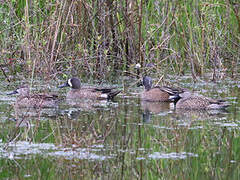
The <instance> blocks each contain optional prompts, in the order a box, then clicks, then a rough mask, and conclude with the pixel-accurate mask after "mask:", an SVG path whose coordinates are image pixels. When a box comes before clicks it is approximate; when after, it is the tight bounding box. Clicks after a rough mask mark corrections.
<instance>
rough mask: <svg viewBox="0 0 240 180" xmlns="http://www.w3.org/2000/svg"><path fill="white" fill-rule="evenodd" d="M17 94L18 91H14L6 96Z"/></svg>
mask: <svg viewBox="0 0 240 180" xmlns="http://www.w3.org/2000/svg"><path fill="white" fill-rule="evenodd" d="M17 93H18V91H17V90H15V91H12V92H10V93H7V95H13V94H17Z"/></svg>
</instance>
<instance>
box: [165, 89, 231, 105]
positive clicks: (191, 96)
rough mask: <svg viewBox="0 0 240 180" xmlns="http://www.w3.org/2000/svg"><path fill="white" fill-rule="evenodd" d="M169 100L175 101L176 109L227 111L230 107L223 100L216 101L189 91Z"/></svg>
mask: <svg viewBox="0 0 240 180" xmlns="http://www.w3.org/2000/svg"><path fill="white" fill-rule="evenodd" d="M169 99H171V100H173V101H174V106H175V108H176V109H186V110H217V109H225V108H227V107H228V106H229V104H228V103H226V102H225V101H223V100H215V99H212V98H209V97H205V96H203V95H199V94H195V93H191V92H188V91H186V92H183V93H177V94H175V95H173V96H171V97H170V98H169Z"/></svg>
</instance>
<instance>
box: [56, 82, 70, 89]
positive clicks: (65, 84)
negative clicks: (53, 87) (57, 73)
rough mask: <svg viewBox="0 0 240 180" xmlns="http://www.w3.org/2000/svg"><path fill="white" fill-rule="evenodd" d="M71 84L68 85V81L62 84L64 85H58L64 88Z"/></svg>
mask: <svg viewBox="0 0 240 180" xmlns="http://www.w3.org/2000/svg"><path fill="white" fill-rule="evenodd" d="M68 86H69V85H68V83H67V82H66V83H64V84H62V85H60V86H58V88H63V87H68Z"/></svg>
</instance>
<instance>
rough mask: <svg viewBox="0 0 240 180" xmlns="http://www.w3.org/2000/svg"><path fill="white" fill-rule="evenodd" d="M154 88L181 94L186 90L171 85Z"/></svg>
mask: <svg viewBox="0 0 240 180" xmlns="http://www.w3.org/2000/svg"><path fill="white" fill-rule="evenodd" d="M154 88H159V89H161V90H162V91H164V92H167V93H168V94H169V95H175V94H181V93H183V92H185V91H186V90H184V89H181V88H173V87H168V86H163V87H159V86H156V87H154Z"/></svg>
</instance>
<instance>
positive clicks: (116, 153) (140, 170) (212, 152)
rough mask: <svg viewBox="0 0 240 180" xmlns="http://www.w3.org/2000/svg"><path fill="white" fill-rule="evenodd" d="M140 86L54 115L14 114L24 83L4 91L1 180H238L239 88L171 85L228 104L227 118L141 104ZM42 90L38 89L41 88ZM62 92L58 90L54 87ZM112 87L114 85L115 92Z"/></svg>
mask: <svg viewBox="0 0 240 180" xmlns="http://www.w3.org/2000/svg"><path fill="white" fill-rule="evenodd" d="M135 81H136V80H135V79H131V78H128V77H123V78H122V79H121V80H119V82H118V81H116V82H117V83H116V85H117V86H118V87H119V88H121V87H122V83H124V91H123V92H122V93H121V94H120V95H119V96H117V97H116V98H115V100H114V101H108V102H107V101H98V102H94V103H91V102H81V103H80V104H78V105H69V104H68V103H67V102H65V101H64V100H63V101H62V102H60V104H59V106H58V107H56V108H46V109H41V110H39V109H27V108H22V109H20V110H16V109H14V108H13V106H12V104H13V103H14V101H15V99H16V97H15V96H10V97H9V96H7V95H6V94H7V92H9V91H11V90H13V89H14V88H15V87H16V86H17V85H16V84H19V83H20V82H13V83H7V82H5V83H2V85H3V86H2V87H0V91H1V94H0V109H1V111H0V116H1V117H0V128H1V129H0V164H1V168H0V178H1V179H23V178H26V179H80V178H84V179H202V178H207V179H238V178H239V177H240V166H239V163H240V148H239V147H240V146H239V145H240V100H239V99H240V87H239V82H238V81H233V80H231V79H226V80H224V81H221V82H215V83H213V82H203V81H201V82H198V83H193V82H192V80H191V76H183V77H169V78H168V79H167V81H168V82H169V83H170V84H175V85H177V86H180V87H184V88H189V89H191V90H193V91H195V92H198V93H201V94H203V95H206V96H209V97H213V98H222V99H225V100H227V101H229V103H230V104H231V106H230V107H229V108H228V110H227V111H208V112H204V111H175V110H174V107H173V104H171V103H149V102H142V101H141V100H140V99H139V98H138V94H139V92H141V91H142V89H143V87H137V86H135V85H134V82H135ZM36 82H37V81H36ZM40 84H43V83H42V82H37V83H36V87H40V88H46V87H47V88H49V87H53V88H52V89H51V91H54V92H56V93H60V94H61V96H63V97H64V94H65V93H66V92H67V91H68V90H69V89H66V90H62V89H61V90H59V89H57V88H55V87H57V86H58V85H59V84H61V83H60V82H56V84H51V85H50V86H44V85H42V86H40ZM114 85H115V84H114Z"/></svg>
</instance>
